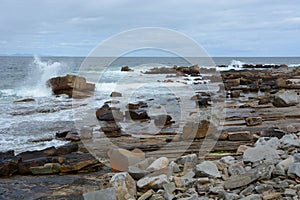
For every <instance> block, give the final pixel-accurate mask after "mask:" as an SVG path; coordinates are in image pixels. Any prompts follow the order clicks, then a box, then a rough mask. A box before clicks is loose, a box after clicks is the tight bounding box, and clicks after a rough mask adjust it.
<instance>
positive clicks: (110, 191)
mask: <svg viewBox="0 0 300 200" xmlns="http://www.w3.org/2000/svg"><path fill="white" fill-rule="evenodd" d="M83 199H84V200H99V199H105V200H117V195H116V192H115V189H114V188H113V187H110V188H106V189H103V190H98V191H94V192H89V193H84V194H83Z"/></svg>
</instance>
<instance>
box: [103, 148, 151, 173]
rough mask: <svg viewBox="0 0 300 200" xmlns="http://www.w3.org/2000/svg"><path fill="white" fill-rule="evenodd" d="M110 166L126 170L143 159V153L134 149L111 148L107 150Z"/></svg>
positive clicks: (118, 169)
mask: <svg viewBox="0 0 300 200" xmlns="http://www.w3.org/2000/svg"><path fill="white" fill-rule="evenodd" d="M109 158H110V167H111V168H112V169H114V170H116V171H124V172H126V171H128V167H129V166H132V165H134V164H136V163H138V162H140V161H142V160H144V159H145V153H143V152H142V151H141V150H138V149H134V150H133V151H128V150H126V149H111V150H110V151H109Z"/></svg>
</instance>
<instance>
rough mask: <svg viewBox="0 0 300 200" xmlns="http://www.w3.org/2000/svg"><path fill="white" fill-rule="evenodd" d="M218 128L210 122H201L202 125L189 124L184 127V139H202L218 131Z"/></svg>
mask: <svg viewBox="0 0 300 200" xmlns="http://www.w3.org/2000/svg"><path fill="white" fill-rule="evenodd" d="M216 129H217V128H216V126H215V125H214V124H213V123H211V122H210V121H208V120H201V121H200V123H195V122H187V123H186V124H185V125H184V127H183V138H184V139H200V138H204V137H206V136H207V135H209V134H211V133H213V132H214V131H216Z"/></svg>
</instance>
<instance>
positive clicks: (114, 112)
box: [96, 104, 123, 121]
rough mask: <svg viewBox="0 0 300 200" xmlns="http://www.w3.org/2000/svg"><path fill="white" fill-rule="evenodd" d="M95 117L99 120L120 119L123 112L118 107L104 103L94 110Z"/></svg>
mask: <svg viewBox="0 0 300 200" xmlns="http://www.w3.org/2000/svg"><path fill="white" fill-rule="evenodd" d="M96 117H97V119H98V120H100V121H121V120H122V119H123V113H122V112H121V111H120V109H117V108H113V107H109V105H107V104H104V105H103V106H102V107H101V108H100V109H98V110H97V111H96Z"/></svg>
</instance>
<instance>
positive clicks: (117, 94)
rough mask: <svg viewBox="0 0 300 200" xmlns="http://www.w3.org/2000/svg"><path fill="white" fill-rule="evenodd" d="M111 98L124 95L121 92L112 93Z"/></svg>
mask: <svg viewBox="0 0 300 200" xmlns="http://www.w3.org/2000/svg"><path fill="white" fill-rule="evenodd" d="M110 97H122V94H121V93H120V92H112V93H111V94H110Z"/></svg>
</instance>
